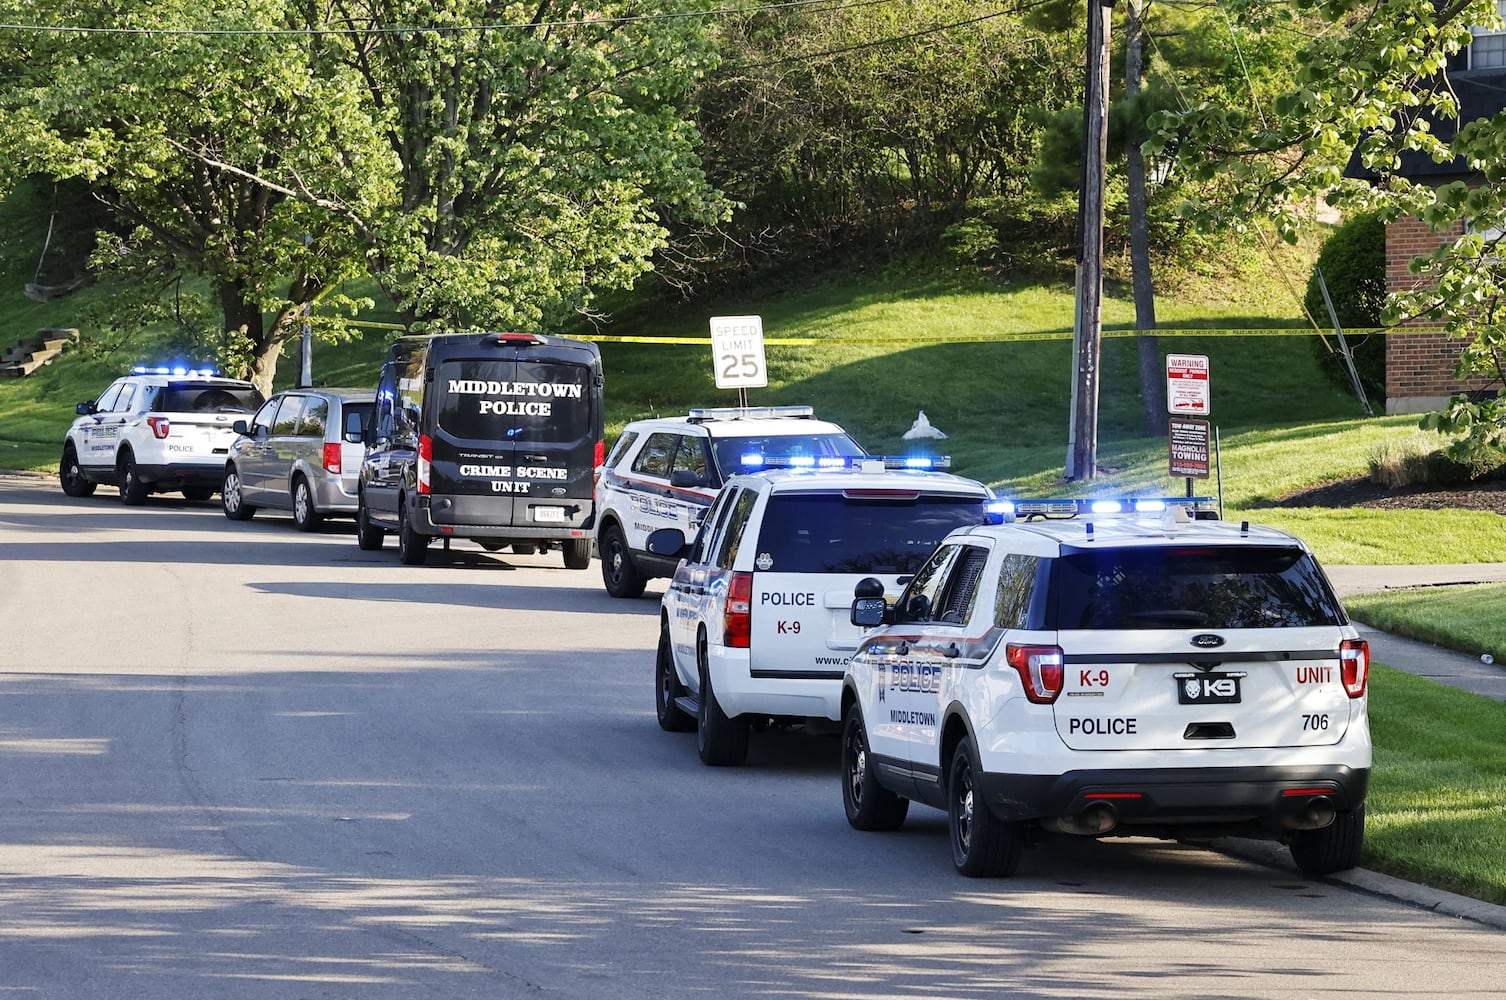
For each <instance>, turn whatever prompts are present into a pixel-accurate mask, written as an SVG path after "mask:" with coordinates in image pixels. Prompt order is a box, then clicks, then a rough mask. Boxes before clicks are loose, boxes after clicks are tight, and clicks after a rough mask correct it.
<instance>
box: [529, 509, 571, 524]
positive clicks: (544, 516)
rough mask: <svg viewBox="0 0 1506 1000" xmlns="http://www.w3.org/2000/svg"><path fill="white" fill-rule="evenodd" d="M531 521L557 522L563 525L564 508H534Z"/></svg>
mask: <svg viewBox="0 0 1506 1000" xmlns="http://www.w3.org/2000/svg"><path fill="white" fill-rule="evenodd" d="M533 519H534V520H535V521H558V522H560V523H563V522H564V520H565V508H563V507H535V508H534V509H533Z"/></svg>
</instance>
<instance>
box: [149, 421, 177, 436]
mask: <svg viewBox="0 0 1506 1000" xmlns="http://www.w3.org/2000/svg"><path fill="white" fill-rule="evenodd" d="M146 425H147V426H148V427H150V428H151V429H152V433H153V434H155V435H156V436H157V439H158V440H161V439H162V438H165V437H167V434H168V432H169V431H171V430H172V429H173V425H172V421H170V420H168V419H167V418H166V417H147V418H146Z"/></svg>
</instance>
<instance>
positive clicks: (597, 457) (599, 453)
mask: <svg viewBox="0 0 1506 1000" xmlns="http://www.w3.org/2000/svg"><path fill="white" fill-rule="evenodd" d="M606 464H607V443H606V442H605V441H597V442H596V447H595V448H593V449H591V495H592V496H593V497H594V496H595V495H596V484H597V483H599V482H601V470H602V467H603V466H604V465H606Z"/></svg>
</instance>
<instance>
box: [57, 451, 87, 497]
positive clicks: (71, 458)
mask: <svg viewBox="0 0 1506 1000" xmlns="http://www.w3.org/2000/svg"><path fill="white" fill-rule="evenodd" d="M58 479H59V480H61V481H62V484H63V492H64V493H65V494H67V495H68V496H70V497H92V496H93V495H94V484H93V483H91V482H90V481H89V480H87V479H85V478H84V470H83V469H82V468H81V467H80V466H79V464H78V452H77V451H75V450H74V448H73V445H71V444H66V445H64V446H63V458H62V460H61V461H60V462H58Z"/></svg>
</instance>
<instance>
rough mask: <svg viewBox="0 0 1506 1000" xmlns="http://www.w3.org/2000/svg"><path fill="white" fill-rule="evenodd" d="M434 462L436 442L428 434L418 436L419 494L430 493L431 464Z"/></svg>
mask: <svg viewBox="0 0 1506 1000" xmlns="http://www.w3.org/2000/svg"><path fill="white" fill-rule="evenodd" d="M433 460H434V442H433V441H432V440H431V439H430V438H429V435H427V434H420V435H419V436H418V492H420V493H427V492H429V463H431V462H432V461H433Z"/></svg>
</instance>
